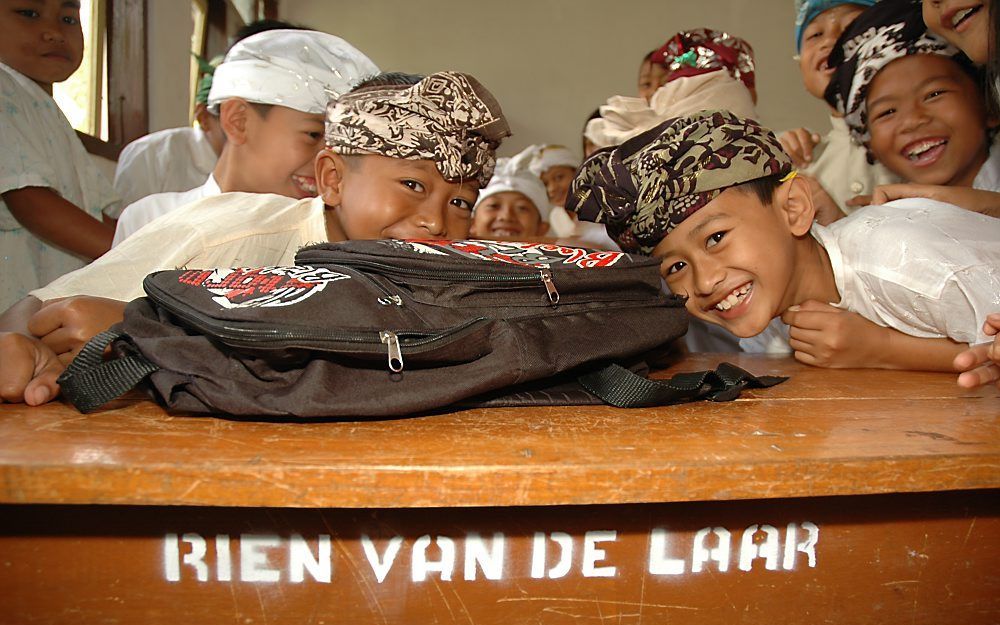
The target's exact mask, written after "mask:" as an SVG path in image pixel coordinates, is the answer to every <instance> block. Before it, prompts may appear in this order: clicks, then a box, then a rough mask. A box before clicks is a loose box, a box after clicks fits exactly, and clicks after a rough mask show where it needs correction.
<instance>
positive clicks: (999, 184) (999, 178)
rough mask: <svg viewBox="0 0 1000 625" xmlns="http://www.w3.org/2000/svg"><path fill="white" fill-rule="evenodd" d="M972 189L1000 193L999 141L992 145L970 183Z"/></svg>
mask: <svg viewBox="0 0 1000 625" xmlns="http://www.w3.org/2000/svg"><path fill="white" fill-rule="evenodd" d="M972 188H973V189H980V190H982V191H993V192H1000V140H997V141H995V142H994V143H993V146H992V147H991V149H990V155H989V157H988V158H987V159H986V162H985V163H983V166H982V167H980V168H979V173H977V174H976V178H975V180H973V181H972Z"/></svg>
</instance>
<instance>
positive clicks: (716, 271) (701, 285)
mask: <svg viewBox="0 0 1000 625" xmlns="http://www.w3.org/2000/svg"><path fill="white" fill-rule="evenodd" d="M691 273H692V276H693V277H694V289H695V292H697V293H698V295H702V296H709V295H712V294H713V293H714V292H715V289H716V288H717V287H718V286H719V284H721V283H722V281H723V280H724V279H725V272H724V271H723V270H722V266H721V265H720V264H718V263H716V262H714V261H711V260H706V261H703V262H699V263H697V264H693V265H692V266H691Z"/></svg>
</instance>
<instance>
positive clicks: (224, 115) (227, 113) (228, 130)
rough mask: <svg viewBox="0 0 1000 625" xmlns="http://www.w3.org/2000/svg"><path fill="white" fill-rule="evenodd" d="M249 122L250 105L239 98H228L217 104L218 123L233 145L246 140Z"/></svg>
mask: <svg viewBox="0 0 1000 625" xmlns="http://www.w3.org/2000/svg"><path fill="white" fill-rule="evenodd" d="M249 122H250V105H248V104H247V103H246V100H242V99H240V98H229V99H228V100H224V101H223V102H222V104H220V105H219V123H220V124H221V125H222V132H223V133H225V135H226V140H227V141H229V142H230V143H233V144H235V145H242V144H244V143H246V142H247V126H248V125H249Z"/></svg>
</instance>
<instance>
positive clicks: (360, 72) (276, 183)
mask: <svg viewBox="0 0 1000 625" xmlns="http://www.w3.org/2000/svg"><path fill="white" fill-rule="evenodd" d="M377 73H378V67H376V65H375V64H374V63H373V62H372V61H371V59H369V58H368V57H367V56H365V55H364V54H363V53H362V52H361V51H360V50H358V49H357V48H355V47H354V46H352V45H351V44H349V43H347V42H346V41H344V40H343V39H341V38H340V37H336V36H334V35H329V34H327V33H322V32H318V31H312V30H300V29H295V30H268V31H265V32H261V33H258V34H256V35H253V36H251V37H248V38H246V39H243V40H242V41H240V42H238V43H236V44H234V45H233V47H232V48H230V50H229V52H228V53H227V54H226V58H225V60H224V61H223V62H222V64H220V65H219V67H218V68H217V69H216V70H215V73H214V76H213V79H212V85H211V89H210V91H209V93H208V96H207V97H208V99H207V104H208V108H209V110H210V111H211V113H212V114H213V115H216V116H218V120H219V125H220V126H221V127H222V129H223V132H224V133H225V134H226V137H227V140H226V142H225V144H224V146H223V148H222V153H221V154H220V156H219V160H218V162H217V163H216V164H215V166H214V168H213V170H212V173H211V174H210V175H209V176H208V179H207V180H203V181H202V182H203V184H201V186H198V187H195V188H194V189H191V190H189V191H184V192H172V193H155V194H153V195H149V196H146V197H144V198H142V199H141V200H139V201H137V202H135V203H134V204H132V205H130V206H128V207H126V209H125V210H124V211H123V212H122V215H121V217H120V218H119V219H118V226H117V228H116V230H115V239H114V244H113V245H118V244H120V243H121V242H122V241H124V240H125V239H127V238H128V237H130V236H132V235H133V234H135V232H137V231H138V230H139V229H140V228H142V227H143V226H145V225H146V224H148V223H149V222H151V221H153V220H154V219H157V218H158V217H161V216H163V215H166V214H167V213H169V212H171V211H173V210H175V209H177V208H179V207H181V206H184V205H187V204H190V203H192V202H195V201H198V200H201V199H204V198H206V197H211V196H213V195H218V194H220V193H230V192H233V191H242V192H245V193H274V194H277V195H284V196H286V197H291V198H295V199H301V198H305V197H312V196H314V195H316V180H315V178H314V174H313V161H315V159H316V153H317V152H319V149H320V148H321V147H322V146H323V131H324V114H325V112H326V105H327V102H328V101H329V100H330V98H333V97H337V96H339V95H341V94H343V93H347V92H348V91H350V90H351V88H353V87H354V85H355V84H357V83H358V82H360V81H361V80H362V79H364V78H368V77H370V76H373V75H375V74H377Z"/></svg>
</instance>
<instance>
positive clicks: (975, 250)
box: [813, 198, 1000, 288]
mask: <svg viewBox="0 0 1000 625" xmlns="http://www.w3.org/2000/svg"><path fill="white" fill-rule="evenodd" d="M813 236H814V237H815V238H816V239H817V240H818V241H819V242H820V244H821V245H823V247H824V248H825V249H826V250H827V254H828V256H829V257H830V259H831V262H832V263H834V264H835V265H841V266H843V267H844V268H847V269H849V270H850V271H851V272H852V273H855V274H857V275H862V274H863V275H868V276H871V277H872V278H873V279H876V280H879V281H883V280H885V281H891V282H895V283H898V284H903V285H906V286H908V287H912V288H917V287H918V285H925V284H939V283H941V282H942V281H944V280H946V279H948V278H949V277H950V276H952V275H953V274H955V272H956V271H961V269H962V268H964V267H971V266H978V265H983V264H990V263H997V264H998V265H1000V222H998V221H997V220H996V219H995V218H993V217H987V216H986V215H981V214H979V213H974V212H972V211H968V210H965V209H962V208H959V207H957V206H953V205H951V204H946V203H944V202H938V201H936V200H929V199H925V198H908V199H905V200H895V201H893V202H888V203H886V204H883V205H875V206H866V207H865V208H862V209H860V210H858V211H856V212H855V213H853V214H851V215H850V216H848V217H845V218H844V219H841V220H839V221H836V222H834V223H833V224H831V225H830V226H827V227H823V226H814V228H813ZM920 288H923V287H920Z"/></svg>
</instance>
